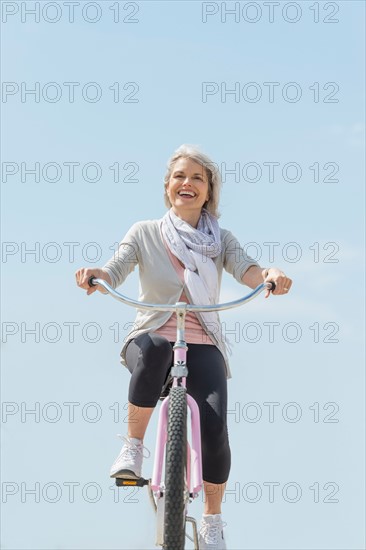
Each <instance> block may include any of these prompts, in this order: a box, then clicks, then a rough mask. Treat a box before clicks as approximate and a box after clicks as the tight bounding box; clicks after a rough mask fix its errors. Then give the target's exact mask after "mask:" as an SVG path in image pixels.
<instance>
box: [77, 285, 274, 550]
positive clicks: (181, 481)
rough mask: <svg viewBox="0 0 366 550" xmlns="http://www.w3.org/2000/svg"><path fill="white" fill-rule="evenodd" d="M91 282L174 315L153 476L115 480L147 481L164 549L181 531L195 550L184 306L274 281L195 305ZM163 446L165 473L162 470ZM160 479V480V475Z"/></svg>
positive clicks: (174, 544) (193, 406) (196, 439)
mask: <svg viewBox="0 0 366 550" xmlns="http://www.w3.org/2000/svg"><path fill="white" fill-rule="evenodd" d="M88 283H89V286H96V285H98V284H99V285H100V286H102V287H103V288H104V289H105V290H107V292H108V293H109V294H110V295H111V296H112V297H113V298H115V299H116V300H118V301H120V302H123V303H124V304H127V305H130V306H132V307H136V308H138V309H150V310H151V309H154V310H155V311H172V312H176V315H177V339H176V342H175V344H174V346H173V351H174V362H173V366H172V368H171V371H170V376H169V377H168V380H167V382H166V383H165V385H164V386H163V388H162V393H161V396H160V399H161V400H162V404H161V408H160V411H159V419H158V431H157V436H156V446H155V458H154V467H153V474H152V478H151V479H148V480H147V479H144V478H142V477H141V478H139V479H136V480H132V479H123V478H116V485H117V486H119V487H122V486H131V485H134V486H138V487H143V486H145V485H148V490H149V496H150V500H151V502H152V505H153V508H154V511H155V512H156V515H157V529H156V545H157V546H162V547H163V548H164V549H166V550H182V549H184V542H185V537H187V538H189V540H191V541H192V542H193V543H194V546H195V550H198V533H197V525H196V520H195V519H194V518H193V517H190V516H188V514H187V512H188V504H190V503H191V502H192V501H193V500H194V499H195V498H197V497H198V496H199V492H200V491H201V489H202V486H203V479H202V458H201V431H200V415H199V409H198V405H197V403H196V401H195V400H194V399H193V397H192V396H190V395H189V394H188V393H187V390H186V377H187V376H188V368H187V362H186V357H187V350H188V346H187V344H186V342H185V339H184V336H185V334H184V331H185V316H186V313H187V312H190V311H192V312H204V311H223V310H225V309H232V308H235V307H239V306H241V305H243V304H245V303H248V302H249V301H250V300H252V299H253V298H255V297H256V296H258V295H259V294H260V293H261V292H262V291H263V290H266V289H269V290H274V289H275V284H274V283H273V282H266V283H262V284H260V285H259V286H258V287H257V288H255V289H254V290H252V292H250V293H249V294H247V295H246V296H243V297H242V298H239V299H238V300H234V301H232V302H227V303H223V304H213V305H206V306H204V305H194V304H187V303H186V302H177V303H176V304H174V305H172V304H149V303H145V302H139V301H137V300H133V299H131V298H127V297H126V296H123V295H122V294H120V293H119V292H116V291H115V290H114V289H113V288H112V287H111V286H110V285H109V284H108V283H106V282H105V281H104V280H103V279H98V278H95V277H90V278H89V281H88ZM187 408H189V409H190V413H191V442H189V441H188V439H187ZM164 450H165V475H164V476H163V465H164ZM163 479H164V481H163ZM187 522H190V523H192V528H193V538H191V537H190V536H189V535H188V534H186V523H187Z"/></svg>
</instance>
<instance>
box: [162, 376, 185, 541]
mask: <svg viewBox="0 0 366 550" xmlns="http://www.w3.org/2000/svg"><path fill="white" fill-rule="evenodd" d="M186 468H187V398H186V388H184V387H183V386H177V387H174V388H172V389H171V390H170V393H169V411H168V438H167V444H166V455H165V511H164V545H163V548H165V549H166V550H183V549H184V541H185V507H186Z"/></svg>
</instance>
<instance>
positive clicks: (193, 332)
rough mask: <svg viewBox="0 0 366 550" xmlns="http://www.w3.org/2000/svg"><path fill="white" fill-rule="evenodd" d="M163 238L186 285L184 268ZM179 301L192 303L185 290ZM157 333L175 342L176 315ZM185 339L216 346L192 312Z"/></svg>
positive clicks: (170, 256)
mask: <svg viewBox="0 0 366 550" xmlns="http://www.w3.org/2000/svg"><path fill="white" fill-rule="evenodd" d="M161 238H162V239H163V243H164V246H165V248H166V250H167V252H168V255H169V258H170V260H171V262H172V264H173V266H174V269H175V270H176V272H177V275H178V277H179V279H180V280H181V282H182V283H183V284H184V266H183V264H182V263H181V262H180V261H179V260H178V258H177V257H176V256H174V254H172V253H171V251H170V249H169V247H168V245H167V244H166V242H165V239H164V237H163V235H161ZM179 301H180V302H187V304H189V303H190V302H189V300H188V298H187V296H186V294H185V292H184V290H183V291H182V294H181V296H180V299H179ZM155 333H156V334H160V336H164V337H165V338H167V339H168V340H169V342H175V341H176V339H177V315H176V313H173V314H172V315H171V317H169V319H168V321H167V322H166V323H165V325H163V326H162V327H160V328H159V329H157V330H155ZM185 339H186V342H187V344H210V345H212V346H214V345H215V344H214V342H213V341H212V340H211V338H210V337H209V336H208V334H207V333H206V332H205V331H204V330H203V328H202V325H201V323H200V322H199V320H198V319H197V316H196V314H195V313H192V312H189V313H187V315H186V324H185Z"/></svg>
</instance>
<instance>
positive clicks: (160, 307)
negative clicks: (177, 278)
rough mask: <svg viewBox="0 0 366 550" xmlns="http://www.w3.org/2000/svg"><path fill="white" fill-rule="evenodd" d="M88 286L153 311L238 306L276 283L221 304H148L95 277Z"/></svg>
mask: <svg viewBox="0 0 366 550" xmlns="http://www.w3.org/2000/svg"><path fill="white" fill-rule="evenodd" d="M88 284H89V286H97V285H100V286H102V287H103V288H104V289H105V290H107V292H108V293H109V294H110V295H111V296H112V297H113V298H115V299H116V300H118V301H119V302H123V303H124V304H126V305H128V306H132V307H135V308H137V309H153V310H155V311H176V310H177V307H179V308H180V309H184V310H185V311H223V310H225V309H232V308H234V307H239V306H241V305H242V304H246V303H247V302H250V301H251V300H253V298H255V297H256V296H258V294H260V293H261V292H263V290H267V289H268V290H274V289H275V288H276V285H275V283H274V282H272V281H269V282H267V283H262V284H260V285H259V286H257V288H255V289H254V290H252V291H251V292H250V293H249V294H247V295H246V296H243V297H242V298H239V299H238V300H234V301H232V302H225V303H223V304H213V305H196V304H187V303H185V302H177V303H176V304H149V303H147V302H139V301H138V300H133V299H131V298H128V297H127V296H123V295H122V294H120V293H119V292H116V291H115V290H114V289H113V288H112V287H111V286H110V285H109V284H108V283H106V282H105V281H104V280H103V279H98V278H95V277H90V278H89V280H88Z"/></svg>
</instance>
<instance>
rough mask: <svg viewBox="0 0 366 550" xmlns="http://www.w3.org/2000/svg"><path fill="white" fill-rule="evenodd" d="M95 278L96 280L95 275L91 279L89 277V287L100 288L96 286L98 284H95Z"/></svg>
mask: <svg viewBox="0 0 366 550" xmlns="http://www.w3.org/2000/svg"><path fill="white" fill-rule="evenodd" d="M94 278H95V277H94V275H92V276H91V277H89V279H88V285H89V286H98V285H96V284H94V283H93V280H94Z"/></svg>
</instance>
